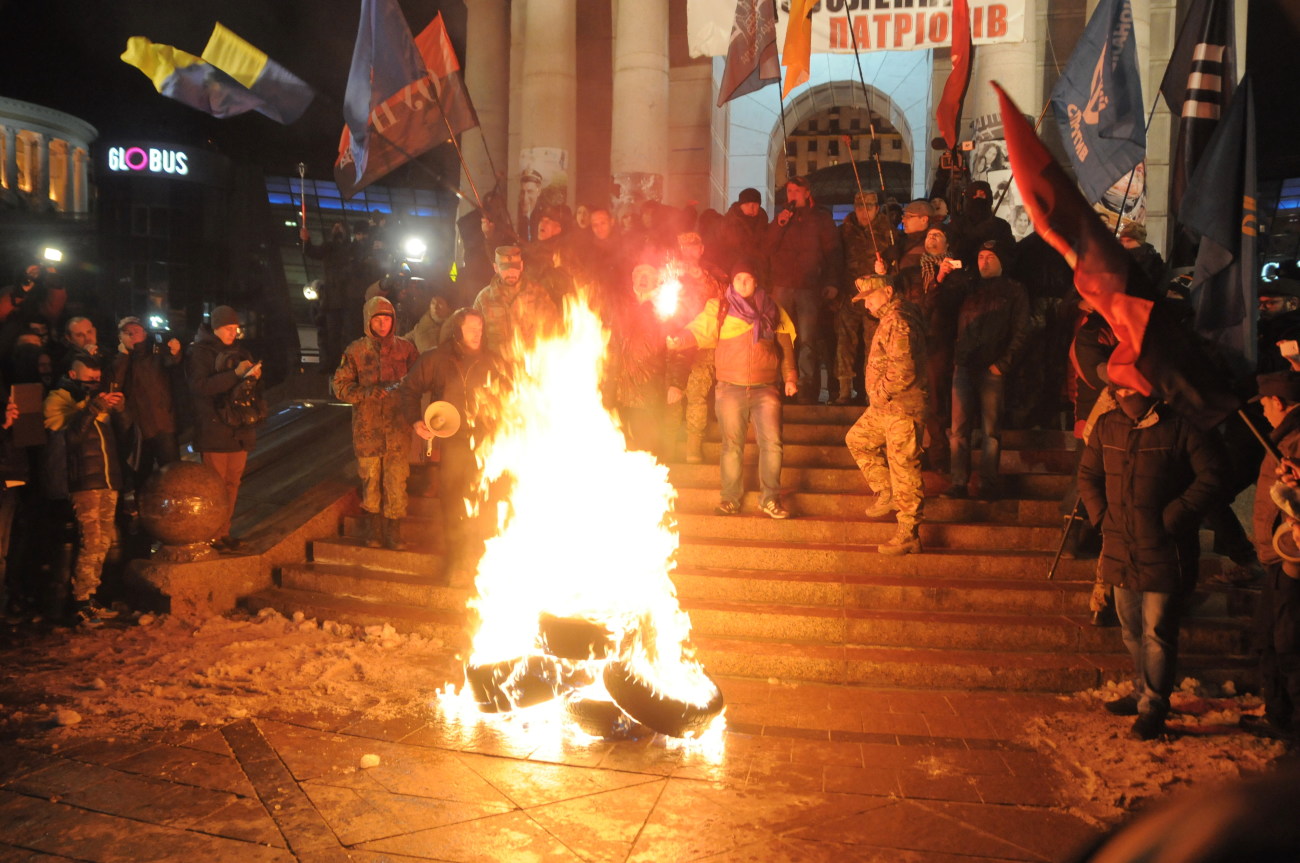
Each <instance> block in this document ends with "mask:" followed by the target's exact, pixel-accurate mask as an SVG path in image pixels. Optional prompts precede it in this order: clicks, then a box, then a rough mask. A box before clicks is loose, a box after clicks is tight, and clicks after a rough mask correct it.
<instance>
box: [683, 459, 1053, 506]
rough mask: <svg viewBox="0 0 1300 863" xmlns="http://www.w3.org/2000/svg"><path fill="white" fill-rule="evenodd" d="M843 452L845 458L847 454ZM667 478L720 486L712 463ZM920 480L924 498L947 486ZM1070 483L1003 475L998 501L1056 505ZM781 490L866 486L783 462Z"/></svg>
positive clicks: (753, 482)
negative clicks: (1024, 501) (1042, 501)
mask: <svg viewBox="0 0 1300 863" xmlns="http://www.w3.org/2000/svg"><path fill="white" fill-rule="evenodd" d="M844 452H845V455H846V456H847V454H848V450H845V451H844ZM742 476H743V479H744V484H745V487H746V488H757V487H758V469H757V467H756V466H755V465H754V464H746V465H745V466H744V472H743V475H742ZM668 478H669V480H670V481H671V482H672V484H673V485H674V486H675V487H677V488H679V489H682V488H710V489H713V490H714V491H715V492H716V491H717V489H718V486H719V484H720V483H721V474H720V471H719V468H718V463H717V461H716V459H715V460H713V461H706V462H704V463H703V464H672V465H669V468H668ZM922 478H923V479H924V481H925V491H926V495H927V496H930V495H938V494H939V493H940V492H941V491H943V490H944V489H946V488H947V487H948V485H949V483H948V480H947V478H946V477H944V476H941V475H939V474H936V473H932V472H926V473H924V474H923V476H922ZM1070 480H1071V477H1070V476H1069V475H1067V474H1063V473H1020V474H1015V473H1012V474H1006V475H1004V476H1003V477H1002V492H1003V493H1002V499H1003V500H1055V501H1059V500H1060V499H1061V496H1062V495H1063V494H1064V493H1065V490H1066V488H1067V487H1068V486H1069V484H1070ZM781 487H782V488H783V489H785V490H786V491H800V492H818V493H834V492H850V493H858V494H860V493H862V492H863V491H864V490H865V489H866V483H865V481H864V480H863V479H862V472H861V471H859V470H858V468H857V466H856V465H854V464H852V462H851V461H850V462H849V464H847V465H840V466H838V467H820V466H816V465H812V466H808V465H791V464H789V463H788V462H786V463H785V464H784V465H783V466H782V468H781Z"/></svg>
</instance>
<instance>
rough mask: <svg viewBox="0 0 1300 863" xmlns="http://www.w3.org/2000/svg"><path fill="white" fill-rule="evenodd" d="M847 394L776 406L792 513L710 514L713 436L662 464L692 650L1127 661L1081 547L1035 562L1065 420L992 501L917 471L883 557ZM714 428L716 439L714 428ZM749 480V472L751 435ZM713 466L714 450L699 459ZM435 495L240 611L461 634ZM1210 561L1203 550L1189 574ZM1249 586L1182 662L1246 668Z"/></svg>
mask: <svg viewBox="0 0 1300 863" xmlns="http://www.w3.org/2000/svg"><path fill="white" fill-rule="evenodd" d="M860 413H861V409H860V408H852V407H849V408H839V407H828V406H794V405H791V406H787V407H786V409H785V429H784V430H785V442H786V443H785V458H784V465H785V467H784V470H783V473H782V482H783V485H784V488H785V491H786V497H785V500H786V505H787V507H788V508H789V509H790V510H791V511H792V513H793V514H794V516H795V517H794V518H792V519H790V520H787V521H774V520H772V519H769V518H767V517H766V516H763V515H761V514H758V503H759V501H758V494H757V492H749V493H747V494H746V495H745V499H744V502H743V512H742V514H741V515H739V516H731V517H726V516H716V515H714V514H713V507H714V505H715V504H716V503H717V500H718V482H719V477H718V466H717V463H716V459H717V457H718V448H719V445H718V444H717V443H716V442H713V443H708V444H706V446H705V459H706V463H705V464H702V465H687V464H674V465H672V466H671V472H670V475H671V478H672V481H673V483H674V485H675V486H676V487H677V489H678V493H679V494H678V501H677V521H678V526H679V529H680V533H681V546H680V550H679V553H678V565H677V570H676V572H675V574H674V578H673V580H674V582H675V583H676V585H677V590H678V597H679V600H680V602H681V605H682V607H683V608H684V609H685V610H686V611H687V612H688V613H689V614H690V616H691V621H692V626H693V631H694V639H695V642H696V645H697V647H698V651H699V657H700V659H701V660H702V661H703V663H704V664H705V667H706V668H708V669H709V671H710V672H711V673H714V674H718V675H728V676H739V677H757V678H780V679H784V680H800V681H816V682H823V683H839V684H861V685H872V686H887V687H915V688H982V689H1007V690H1033V691H1054V692H1068V691H1074V690H1079V689H1085V688H1090V687H1093V686H1096V685H1098V684H1099V683H1101V682H1103V681H1106V680H1111V679H1120V678H1123V677H1124V676H1126V674H1127V669H1128V667H1129V660H1128V656H1127V653H1125V652H1124V650H1123V646H1122V644H1121V642H1120V638H1119V632H1118V630H1116V629H1103V628H1097V627H1093V626H1091V625H1090V622H1089V618H1090V613H1089V610H1088V595H1089V592H1090V590H1091V584H1092V577H1093V571H1094V568H1095V562H1094V561H1066V560H1063V561H1061V563H1060V565H1059V566H1058V568H1057V571H1056V576H1055V578H1054V579H1053V580H1051V581H1049V580H1047V578H1046V573H1047V569H1048V567H1049V565H1050V562H1051V559H1052V555H1053V553H1054V551H1055V548H1056V545H1057V543H1058V542H1059V540H1060V529H1061V517H1060V515H1059V499H1060V497H1061V494H1062V493H1063V491H1064V489H1065V487H1066V485H1067V483H1068V479H1069V477H1068V474H1069V471H1070V470H1072V469H1073V465H1074V453H1073V446H1074V441H1073V440H1072V439H1071V438H1070V437H1069V436H1068V434H1067V433H1064V432H1042V431H1034V432H1008V433H1006V434H1005V436H1004V439H1003V452H1002V458H1001V470H1002V472H1003V474H1004V476H1005V483H1004V485H1005V490H1004V494H1005V495H1006V496H1005V497H1004V499H1002V500H999V501H996V502H986V501H976V500H945V499H941V498H938V497H937V494H938V492H939V491H941V490H942V488H943V487H944V484H945V483H944V480H943V479H942V478H941V477H938V476H935V475H932V474H927V475H926V478H925V479H926V490H927V500H926V511H925V518H926V521H925V523H924V524H923V525H922V526H921V538H922V542H923V545H924V548H925V553H924V554H920V555H907V556H903V557H887V556H882V555H879V554H877V553H876V550H875V547H876V545H877V544H879V543H881V542H883V541H884V540H885V539H887V538H888V537H889V536H890V535H891V534H892V533H893V530H894V523H893V520H892V518H891V519H880V520H874V521H868V520H866V518H865V517H864V516H863V510H864V509H865V507H866V506H867V504H868V503H869V502H870V499H871V498H870V495H869V493H868V490H867V488H866V484H865V482H864V481H863V479H862V477H861V474H860V473H859V472H858V470H857V468H856V466H854V465H853V462H852V460H851V459H850V457H849V454H848V451H847V449H845V447H844V445H843V437H844V433H845V431H846V430H847V428H848V426H849V425H851V424H852V423H853V422H854V421H855V420H856V419H857V417H858V416H859V415H860ZM715 439H716V436H715ZM746 455H747V466H746V474H747V477H746V487H747V488H754V487H756V479H755V476H754V467H753V464H752V461H753V459H754V458H755V453H754V450H753V447H752V446H751V447H748V448H747V454H746ZM710 462H711V463H710ZM436 513H437V500H436V499H433V498H415V497H413V498H412V506H411V517H410V519H409V521H410V524H408V525H407V528H406V536H407V538H408V539H413V540H416V544H415V547H414V548H413V550H410V551H404V552H393V551H385V550H379V549H369V548H366V547H364V545H362V544H361V542H360V541H359V540H358V539H357V538H356V537H357V536H358V535H359V532H360V531H359V526H358V524H357V523H356V521H355V519H348V520H346V522H345V524H344V525H343V526H342V531H341V535H340V536H339V537H337V538H334V539H330V540H327V541H318V542H316V543H314V545H313V549H312V560H311V561H310V562H304V563H301V564H294V565H288V566H284V567H282V568H281V570H280V577H279V586H277V587H276V588H273V589H271V590H268V591H264V592H262V593H260V594H257V595H254V596H251V597H248V598H247V600H246V604H247V606H248V607H250V608H253V609H257V608H261V607H264V606H272V607H275V608H277V609H279V610H280V611H282V612H286V613H289V612H293V611H302V612H303V613H304V614H306V615H307V616H308V617H315V618H318V619H321V620H325V619H330V620H336V621H340V622H350V623H353V624H363V625H370V624H379V623H385V622H387V623H391V624H392V625H393V626H394V627H396V628H397V629H399V630H407V631H421V632H423V633H425V634H428V635H436V636H438V637H442V638H444V639H446V640H447V641H448V642H449V643H451V644H454V645H458V646H459V645H463V644H464V643H465V641H464V639H465V636H464V631H463V623H464V619H465V613H464V608H465V600H466V599H467V598H468V596H469V590H467V589H456V588H451V587H448V586H445V585H444V584H442V583H441V582H440V580H439V579H438V578H437V577H436V576H434V575H431V574H432V573H437V572H439V571H440V569H441V558H440V555H439V552H438V549H439V547H440V537H439V532H440V531H439V528H438V520H437V518H436ZM1223 563H1224V562H1223V561H1221V560H1220V559H1219V558H1218V557H1217V556H1214V555H1211V554H1207V555H1206V556H1205V557H1204V559H1203V562H1202V570H1203V573H1209V572H1213V571H1217V570H1218V569H1219V568H1220V566H1221V565H1222V564H1223ZM1249 605H1250V597H1249V594H1248V593H1245V592H1243V591H1237V590H1231V589H1228V588H1217V587H1205V588H1204V589H1203V590H1201V591H1199V592H1198V594H1197V595H1196V598H1195V606H1196V607H1195V610H1194V611H1193V613H1192V614H1191V615H1190V617H1189V620H1188V621H1187V623H1186V625H1185V628H1184V633H1183V638H1182V642H1181V652H1182V658H1181V667H1182V673H1183V674H1185V675H1189V676H1196V677H1198V678H1202V679H1205V678H1209V679H1215V680H1218V679H1224V678H1228V677H1240V676H1242V675H1243V673H1244V672H1247V671H1248V670H1249V668H1250V667H1251V665H1252V663H1251V662H1249V661H1248V660H1247V659H1246V657H1245V653H1246V633H1247V630H1248V619H1247V616H1248V613H1249Z"/></svg>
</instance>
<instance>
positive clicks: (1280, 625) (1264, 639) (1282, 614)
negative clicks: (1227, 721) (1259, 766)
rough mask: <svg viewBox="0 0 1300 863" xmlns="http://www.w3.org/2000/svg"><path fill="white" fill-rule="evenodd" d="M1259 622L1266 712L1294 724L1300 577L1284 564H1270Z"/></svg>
mask: <svg viewBox="0 0 1300 863" xmlns="http://www.w3.org/2000/svg"><path fill="white" fill-rule="evenodd" d="M1255 624H1256V633H1257V635H1258V638H1259V642H1260V647H1261V648H1262V649H1263V650H1262V653H1261V655H1260V663H1259V671H1260V680H1261V684H1262V686H1263V690H1264V711H1265V713H1267V714H1268V717H1269V719H1271V720H1273V722H1274V723H1276V724H1277V725H1279V726H1281V727H1284V728H1286V727H1291V726H1293V724H1294V722H1295V711H1296V708H1297V707H1300V579H1294V578H1290V577H1288V576H1287V574H1286V573H1285V572H1283V571H1282V564H1280V563H1270V564H1269V565H1268V566H1267V567H1266V575H1265V578H1264V586H1263V590H1262V591H1261V593H1260V598H1259V605H1258V607H1257V609H1256V612H1255Z"/></svg>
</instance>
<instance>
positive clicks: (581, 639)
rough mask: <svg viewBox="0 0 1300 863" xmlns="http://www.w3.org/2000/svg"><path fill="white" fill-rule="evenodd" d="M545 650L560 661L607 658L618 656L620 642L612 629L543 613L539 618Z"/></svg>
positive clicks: (572, 618) (582, 620)
mask: <svg viewBox="0 0 1300 863" xmlns="http://www.w3.org/2000/svg"><path fill="white" fill-rule="evenodd" d="M537 633H538V641H540V642H541V646H542V649H543V650H545V651H546V652H547V653H549V654H550V655H551V656H554V657H557V658H559V659H570V660H575V661H581V660H587V659H607V658H609V657H611V656H617V655H618V642H617V641H616V640H615V636H614V633H613V632H612V631H611V630H610V628H609V627H608V626H606V625H605V624H603V623H598V622H597V621H594V620H588V619H586V618H583V617H557V616H556V615H554V614H550V613H549V612H542V613H541V614H540V615H539V616H538V618H537Z"/></svg>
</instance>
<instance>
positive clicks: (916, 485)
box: [844, 279, 926, 554]
mask: <svg viewBox="0 0 1300 863" xmlns="http://www.w3.org/2000/svg"><path fill="white" fill-rule="evenodd" d="M873 286H874V287H873ZM858 287H859V290H860V291H861V292H860V293H859V294H858V296H857V297H854V301H855V302H856V301H858V300H861V301H862V304H863V305H864V306H865V307H866V311H867V314H869V315H872V316H873V317H875V318H878V319H879V320H880V326H879V327H877V328H876V334H875V336H873V337H872V339H871V351H870V353H869V354H868V355H867V398H868V402H867V409H866V411H864V412H863V414H862V417H861V418H860V419H859V420H858V421H857V422H856V423H854V424H853V428H851V429H849V433H848V434H847V435H845V437H844V442H845V444H847V445H848V448H849V452H850V453H852V454H853V460H854V461H855V462H856V463H857V465H858V468H859V469H860V470H861V471H862V475H863V476H865V477H866V479H867V484H868V485H869V486H871V490H872V491H873V492H875V495H876V500H875V502H874V503H873V504H872V505H871V506H869V507H868V508H867V518H883V517H885V516H887V515H889V513H891V512H893V511H895V510H896V511H897V512H898V515H897V519H898V532H897V533H895V534H894V536H893V538H892V539H890V540H889V541H888V542H886V543H884V544H883V545H881V546H880V548H879V551H880V553H881V554H916V553H917V552H919V551H920V550H921V538H920V535H919V533H918V532H917V524H918V523H919V522H920V520H921V504H922V499H923V498H924V496H925V493H924V490H923V489H922V486H921V433H922V429H923V428H924V422H925V406H926V356H925V322H924V321H923V320H922V318H921V310H920V308H918V307H917V306H916V304H915V303H911V302H908V301H907V300H905V299H903V298H902V296H901V295H900V296H895V294H894V288H893V286H892V285H890V284H889V283H888V282H868V281H867V280H866V279H860V280H859V285H858Z"/></svg>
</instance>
